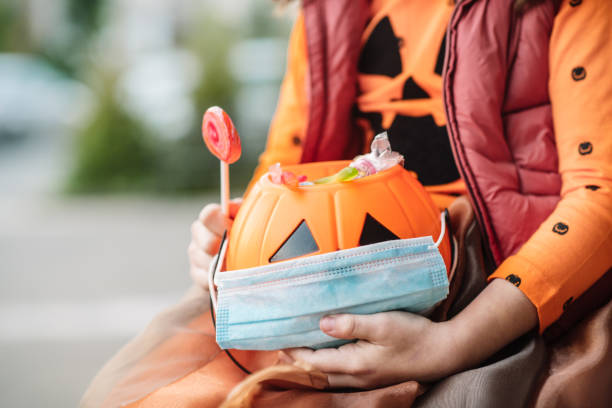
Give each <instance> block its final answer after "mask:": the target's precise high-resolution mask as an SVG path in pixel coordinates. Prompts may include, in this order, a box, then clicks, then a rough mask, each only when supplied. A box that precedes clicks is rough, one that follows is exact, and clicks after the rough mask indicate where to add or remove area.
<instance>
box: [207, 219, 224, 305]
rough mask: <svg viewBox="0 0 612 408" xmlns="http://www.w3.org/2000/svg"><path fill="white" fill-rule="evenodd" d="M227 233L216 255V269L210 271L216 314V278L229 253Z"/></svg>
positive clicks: (210, 285) (210, 291) (212, 301)
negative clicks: (226, 254)
mask: <svg viewBox="0 0 612 408" xmlns="http://www.w3.org/2000/svg"><path fill="white" fill-rule="evenodd" d="M226 244H227V231H225V232H224V233H223V238H222V239H221V245H220V247H219V253H218V254H217V255H215V258H214V267H213V268H210V269H209V270H208V291H209V293H210V300H211V304H212V308H213V309H214V311H215V313H217V291H216V290H215V276H217V272H219V270H220V269H221V268H222V266H223V263H224V262H225V253H226V252H227V245H226Z"/></svg>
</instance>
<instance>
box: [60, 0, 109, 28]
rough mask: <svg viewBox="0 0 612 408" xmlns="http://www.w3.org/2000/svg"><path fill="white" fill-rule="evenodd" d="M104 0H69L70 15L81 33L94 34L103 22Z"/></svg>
mask: <svg viewBox="0 0 612 408" xmlns="http://www.w3.org/2000/svg"><path fill="white" fill-rule="evenodd" d="M104 4H105V1H104V0H68V15H69V18H70V20H71V21H72V23H73V24H74V25H75V27H77V29H78V31H79V34H80V35H90V34H92V33H93V32H94V31H95V30H96V29H98V27H99V26H100V23H101V16H102V9H103V6H104Z"/></svg>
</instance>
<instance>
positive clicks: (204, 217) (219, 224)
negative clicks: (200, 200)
mask: <svg viewBox="0 0 612 408" xmlns="http://www.w3.org/2000/svg"><path fill="white" fill-rule="evenodd" d="M198 219H199V220H200V222H201V223H202V224H203V225H204V227H205V228H207V229H209V230H210V231H212V232H213V233H214V234H217V235H219V236H222V235H223V233H224V232H225V231H226V230H229V229H230V228H231V226H232V220H231V219H229V218H228V217H225V216H224V215H223V213H222V212H221V206H220V205H219V204H208V205H207V206H205V207H204V208H202V211H200V215H199V216H198Z"/></svg>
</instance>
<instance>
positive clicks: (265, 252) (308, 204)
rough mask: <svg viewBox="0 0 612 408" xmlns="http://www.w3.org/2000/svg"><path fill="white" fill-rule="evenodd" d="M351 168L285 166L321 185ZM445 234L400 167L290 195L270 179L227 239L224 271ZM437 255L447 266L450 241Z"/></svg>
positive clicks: (258, 186)
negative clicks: (337, 173)
mask: <svg viewBox="0 0 612 408" xmlns="http://www.w3.org/2000/svg"><path fill="white" fill-rule="evenodd" d="M347 164H348V162H325V163H309V164H302V165H298V166H288V167H287V168H286V169H287V170H289V171H292V172H294V173H296V174H306V175H307V176H308V178H309V179H311V180H312V179H316V178H319V177H323V176H326V175H329V174H333V173H335V172H336V171H338V170H339V169H341V168H342V167H344V166H346V165H347ZM439 234H440V215H439V211H438V210H437V208H436V206H435V205H434V204H433V202H432V201H431V199H430V197H429V195H428V194H427V193H426V192H425V190H424V189H423V187H422V186H421V184H420V183H419V182H418V181H417V180H416V178H415V177H414V176H413V175H412V174H411V173H409V172H408V171H406V170H404V169H403V168H402V167H401V166H396V167H394V168H392V169H389V170H387V171H384V172H381V173H378V174H375V175H373V176H369V177H365V178H363V179H359V180H355V181H351V182H346V183H333V184H325V185H315V186H305V187H297V188H290V187H288V186H285V185H277V184H273V183H272V182H270V180H269V179H268V178H267V176H264V177H262V179H261V180H259V181H258V182H257V184H256V185H255V186H254V187H253V189H252V191H251V193H250V194H249V195H248V197H246V198H245V201H244V202H243V204H242V207H241V208H240V211H239V213H238V215H237V217H236V220H235V221H234V225H233V227H232V231H231V233H230V241H229V246H228V254H227V264H226V266H227V268H226V269H227V270H236V269H243V268H249V267H254V266H260V265H265V264H269V263H274V262H280V261H284V260H287V259H293V258H297V257H301V256H309V255H316V254H322V253H326V252H332V251H337V250H339V249H348V248H354V247H357V246H361V245H369V244H373V243H376V242H381V241H387V240H392V239H399V238H414V237H420V236H432V237H433V238H434V240H435V239H437V238H438V235H439ZM440 252H441V253H442V256H443V258H444V260H445V262H446V265H447V269H448V267H449V262H450V241H449V239H448V237H445V238H444V241H443V243H442V245H441V246H440Z"/></svg>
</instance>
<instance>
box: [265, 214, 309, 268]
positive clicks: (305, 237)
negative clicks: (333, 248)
mask: <svg viewBox="0 0 612 408" xmlns="http://www.w3.org/2000/svg"><path fill="white" fill-rule="evenodd" d="M318 250H319V246H318V245H317V243H316V242H315V240H314V238H313V237H312V232H310V228H308V224H306V221H305V220H302V222H300V225H298V226H297V228H296V229H295V230H293V232H292V233H291V235H289V238H287V239H286V240H285V242H283V244H282V245H281V246H280V248H278V249H277V250H276V252H275V253H274V255H272V257H270V259H269V261H270V262H278V261H284V260H286V259H291V258H297V257H298V256H302V255H306V254H311V253H313V252H317V251H318Z"/></svg>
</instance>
